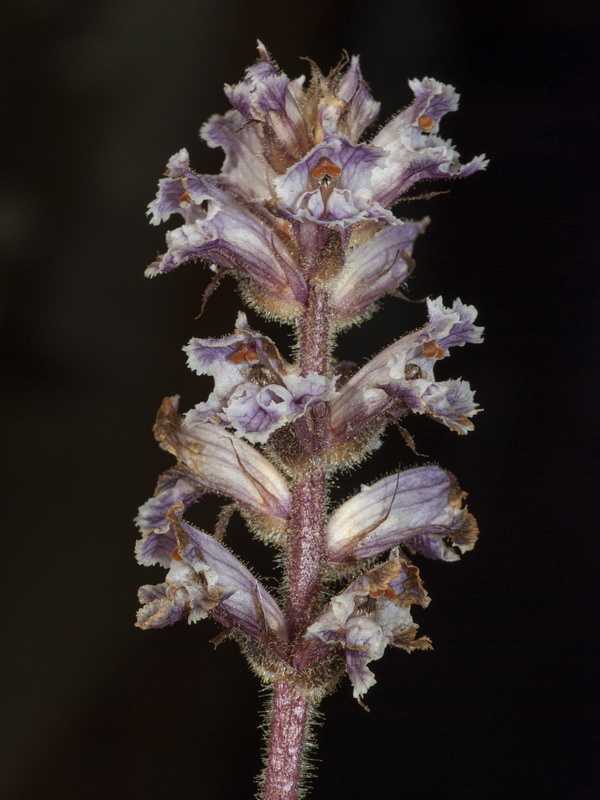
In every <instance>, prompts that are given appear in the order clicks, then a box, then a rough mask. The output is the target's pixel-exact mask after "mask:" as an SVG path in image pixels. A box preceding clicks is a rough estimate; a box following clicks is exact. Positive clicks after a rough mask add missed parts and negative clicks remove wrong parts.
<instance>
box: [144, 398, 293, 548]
mask: <svg viewBox="0 0 600 800" xmlns="http://www.w3.org/2000/svg"><path fill="white" fill-rule="evenodd" d="M177 405H178V398H176V397H175V398H172V397H167V398H165V400H164V401H163V404H162V406H161V408H160V410H159V412H158V416H157V418H156V424H155V427H154V431H155V434H156V438H157V439H158V441H159V442H161V444H162V446H163V448H164V449H165V450H168V451H169V452H170V453H172V454H173V455H174V456H176V457H177V459H178V460H179V461H180V463H181V464H182V465H183V466H184V467H185V468H186V470H187V472H188V474H189V475H190V476H193V480H194V481H195V482H196V483H197V484H198V486H199V487H200V488H202V489H204V490H206V491H211V492H218V493H219V494H223V495H226V496H228V497H231V498H232V499H233V500H235V501H237V503H238V504H239V506H240V508H241V509H242V510H243V511H245V512H247V513H248V514H250V515H251V517H252V518H253V519H254V520H255V521H256V523H257V524H258V525H259V526H261V527H262V528H263V529H264V530H265V532H273V533H277V532H278V531H280V530H281V529H282V528H283V527H284V522H285V520H287V518H288V516H289V513H290V492H289V488H288V485H287V481H286V480H285V478H284V477H283V475H281V473H280V472H279V470H277V468H276V467H274V466H273V464H271V462H270V461H268V460H267V459H266V458H265V457H264V456H263V455H261V454H260V453H259V452H258V450H255V449H254V447H252V446H251V445H249V444H246V442H244V441H242V440H241V439H239V438H238V437H236V436H234V435H233V434H231V433H229V431H226V430H224V429H223V428H221V427H220V426H219V425H216V424H214V423H212V422H202V423H199V424H197V425H183V420H182V418H181V416H180V415H179V414H178V413H177Z"/></svg>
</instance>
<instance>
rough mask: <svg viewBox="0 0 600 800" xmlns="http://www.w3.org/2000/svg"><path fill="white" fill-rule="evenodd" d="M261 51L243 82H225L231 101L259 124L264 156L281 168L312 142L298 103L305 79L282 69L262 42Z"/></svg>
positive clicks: (257, 126) (246, 116)
mask: <svg viewBox="0 0 600 800" xmlns="http://www.w3.org/2000/svg"><path fill="white" fill-rule="evenodd" d="M258 52H259V55H260V58H259V60H258V61H257V62H256V63H255V64H253V66H251V67H249V68H248V69H247V70H246V75H245V77H244V79H243V80H242V81H241V82H240V83H238V84H236V85H234V86H226V87H225V94H226V95H227V98H228V100H229V102H230V103H231V105H232V106H233V107H234V108H235V109H236V110H237V111H238V112H239V113H240V114H242V115H243V116H244V117H245V118H246V119H247V120H248V121H249V122H251V124H254V125H255V126H256V129H257V131H256V132H257V136H258V137H259V138H260V140H261V144H262V147H263V153H264V157H265V159H266V160H267V161H268V163H269V164H270V165H271V166H272V167H273V168H274V169H275V170H276V171H278V172H282V171H283V170H284V169H285V168H286V167H287V166H289V165H290V164H291V163H293V162H294V161H295V160H296V159H297V158H300V157H301V156H302V155H303V154H304V153H306V151H307V150H308V149H309V148H310V147H311V144H312V142H311V139H310V135H309V132H308V127H307V124H306V120H305V119H304V115H303V113H302V110H301V108H300V104H299V100H300V92H299V89H300V87H301V85H302V80H303V79H297V80H294V81H290V79H289V78H288V77H287V75H285V74H283V73H282V72H279V71H278V70H277V68H276V67H275V65H274V64H273V61H272V60H271V57H270V56H269V54H268V52H267V50H266V48H265V47H264V45H263V44H261V43H260V42H259V46H258Z"/></svg>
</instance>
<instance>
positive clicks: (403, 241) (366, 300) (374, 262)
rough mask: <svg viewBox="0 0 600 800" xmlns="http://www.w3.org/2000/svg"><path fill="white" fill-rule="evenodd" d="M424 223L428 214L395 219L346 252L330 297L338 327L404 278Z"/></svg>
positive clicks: (366, 311)
mask: <svg viewBox="0 0 600 800" xmlns="http://www.w3.org/2000/svg"><path fill="white" fill-rule="evenodd" d="M428 224H429V218H428V217H425V219H423V220H421V222H402V221H400V220H396V224H394V225H387V226H386V227H384V228H383V230H381V231H380V232H379V233H377V234H376V235H375V236H373V237H372V238H369V239H367V241H366V242H363V243H362V244H359V245H357V246H356V247H354V248H352V249H350V250H349V251H348V253H347V255H346V266H345V269H344V271H343V273H342V275H341V276H340V279H339V281H338V282H337V284H336V285H335V287H334V288H333V291H332V296H331V305H332V309H333V311H334V314H335V315H336V317H337V319H338V325H340V327H345V326H347V325H350V324H352V323H353V322H356V321H357V320H358V319H360V317H361V316H362V315H363V314H365V313H368V312H369V310H371V309H372V308H373V304H374V303H375V301H376V300H378V299H379V298H380V297H383V295H384V294H387V293H388V292H391V291H393V290H394V289H395V288H396V287H397V286H399V284H401V283H403V282H404V281H405V280H406V279H407V278H408V276H409V275H410V273H411V271H412V267H413V264H412V263H411V259H410V256H411V254H412V250H413V245H414V242H415V239H416V238H417V236H418V235H419V234H420V233H423V231H424V230H425V228H426V227H427V225H428Z"/></svg>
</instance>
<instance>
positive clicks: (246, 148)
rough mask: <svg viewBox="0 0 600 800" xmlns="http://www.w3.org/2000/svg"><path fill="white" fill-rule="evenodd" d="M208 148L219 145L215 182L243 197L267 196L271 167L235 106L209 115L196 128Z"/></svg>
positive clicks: (256, 138)
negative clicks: (219, 162) (221, 160)
mask: <svg viewBox="0 0 600 800" xmlns="http://www.w3.org/2000/svg"><path fill="white" fill-rule="evenodd" d="M200 136H201V137H202V138H203V139H204V141H205V142H206V143H207V144H208V146H209V147H221V148H222V149H223V151H224V153H225V162H224V163H223V167H222V168H221V174H220V175H219V176H218V180H219V184H220V185H222V186H225V187H229V188H231V189H232V190H233V191H235V192H237V194H239V195H241V196H242V197H243V198H244V199H245V200H247V201H249V200H252V198H254V197H267V196H268V194H269V191H270V188H269V180H270V178H271V177H272V169H271V167H270V166H269V164H268V163H267V161H266V160H265V158H264V156H263V154H262V147H261V144H260V141H259V139H258V137H257V135H256V126H255V125H253V124H251V123H248V122H247V120H246V119H245V118H244V117H243V116H242V114H240V112H239V111H237V110H236V109H232V110H231V111H228V112H227V113H226V114H223V115H221V114H213V116H212V117H210V119H209V120H208V121H207V122H205V123H204V125H203V126H202V128H201V129H200Z"/></svg>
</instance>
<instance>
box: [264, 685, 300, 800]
mask: <svg viewBox="0 0 600 800" xmlns="http://www.w3.org/2000/svg"><path fill="white" fill-rule="evenodd" d="M307 722H308V701H307V700H306V697H305V696H304V695H303V694H302V693H301V692H300V691H298V689H297V687H296V686H295V684H294V681H293V680H292V679H290V678H279V680H277V681H276V682H275V688H274V691H273V707H272V710H271V736H270V739H269V754H268V761H267V769H266V772H265V786H264V794H263V798H264V800H296V798H297V797H298V791H299V789H300V780H301V776H302V757H303V753H304V746H305V744H306V725H307Z"/></svg>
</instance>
